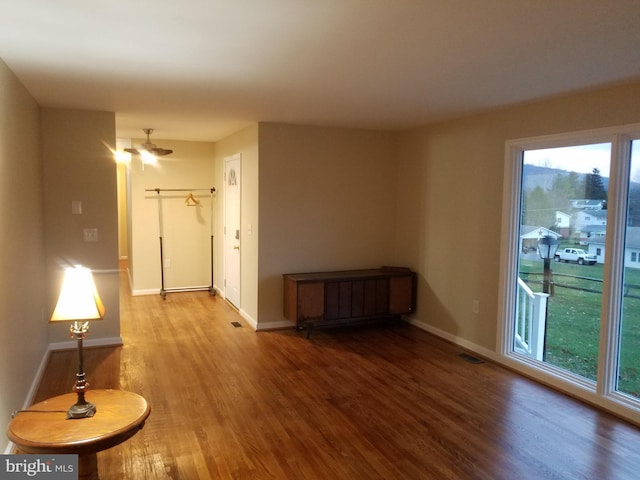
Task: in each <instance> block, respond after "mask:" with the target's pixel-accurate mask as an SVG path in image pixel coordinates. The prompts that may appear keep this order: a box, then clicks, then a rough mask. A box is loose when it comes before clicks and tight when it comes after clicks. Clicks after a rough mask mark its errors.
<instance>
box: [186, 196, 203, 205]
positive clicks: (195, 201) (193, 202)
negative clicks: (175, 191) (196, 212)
mask: <svg viewBox="0 0 640 480" xmlns="http://www.w3.org/2000/svg"><path fill="white" fill-rule="evenodd" d="M184 204H185V205H186V206H187V207H195V206H196V205H200V201H199V200H198V199H197V198H196V197H194V196H193V193H190V194H189V195H187V198H186V199H185V201H184Z"/></svg>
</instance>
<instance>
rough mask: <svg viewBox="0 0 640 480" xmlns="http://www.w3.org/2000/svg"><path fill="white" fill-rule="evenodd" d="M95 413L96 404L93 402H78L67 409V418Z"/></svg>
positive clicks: (86, 416)
mask: <svg viewBox="0 0 640 480" xmlns="http://www.w3.org/2000/svg"><path fill="white" fill-rule="evenodd" d="M95 413H96V406H95V405H94V404H93V403H90V402H85V403H84V404H79V403H76V404H75V405H71V406H70V407H69V410H67V418H88V417H93V416H94V415H95Z"/></svg>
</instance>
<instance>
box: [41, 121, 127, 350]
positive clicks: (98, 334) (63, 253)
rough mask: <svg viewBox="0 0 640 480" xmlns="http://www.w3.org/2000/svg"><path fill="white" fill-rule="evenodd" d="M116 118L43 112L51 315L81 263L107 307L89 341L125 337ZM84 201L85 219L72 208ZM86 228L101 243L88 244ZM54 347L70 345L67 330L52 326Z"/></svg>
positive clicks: (63, 327)
mask: <svg viewBox="0 0 640 480" xmlns="http://www.w3.org/2000/svg"><path fill="white" fill-rule="evenodd" d="M114 148H115V115H114V114H113V113H112V112H94V111H82V110H61V109H51V108H45V109H43V110H42V158H43V174H44V187H45V188H44V214H45V235H46V254H47V266H48V270H49V282H50V289H49V292H48V293H49V299H48V300H49V303H48V307H49V308H48V313H47V314H50V312H51V311H53V307H54V305H55V301H56V300H57V295H58V293H59V291H60V290H59V289H60V285H61V283H62V273H63V269H64V268H65V267H66V266H69V265H76V264H80V265H83V266H85V267H88V268H90V269H92V270H93V271H94V278H95V281H96V286H97V288H98V291H99V292H100V296H101V297H102V300H103V302H104V304H105V308H106V311H107V313H106V316H105V319H104V320H103V321H100V322H92V324H91V327H90V331H89V334H88V337H87V338H88V340H95V339H97V338H105V339H106V338H113V339H114V341H115V340H116V339H119V337H120V301H119V292H118V280H119V279H118V217H117V192H116V163H115V160H114V158H113V154H112V151H113V150H114ZM74 200H79V201H81V202H82V214H81V215H74V214H72V211H71V204H72V202H73V201H74ZM85 228H97V229H98V241H97V242H85V241H84V238H83V231H84V229H85ZM49 340H50V341H51V342H67V341H68V340H69V332H68V327H65V326H64V325H59V324H52V325H49Z"/></svg>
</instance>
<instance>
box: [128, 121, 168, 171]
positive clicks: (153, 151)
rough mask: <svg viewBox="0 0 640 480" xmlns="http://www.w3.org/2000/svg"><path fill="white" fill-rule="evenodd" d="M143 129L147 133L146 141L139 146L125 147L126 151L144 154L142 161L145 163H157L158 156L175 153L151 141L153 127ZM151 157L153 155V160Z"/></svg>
mask: <svg viewBox="0 0 640 480" xmlns="http://www.w3.org/2000/svg"><path fill="white" fill-rule="evenodd" d="M142 131H143V132H144V133H145V134H146V135H147V140H146V142H144V143H143V144H142V145H140V146H139V147H138V148H125V149H124V151H125V152H129V153H132V154H134V155H141V156H143V158H142V161H143V162H144V163H156V162H157V161H158V158H157V157H164V156H165V155H169V154H171V153H173V150H169V149H166V148H160V147H157V146H156V144H155V143H151V140H150V139H149V135H151V133H153V128H143V129H142ZM145 157H146V158H145ZM151 157H153V160H152V158H151Z"/></svg>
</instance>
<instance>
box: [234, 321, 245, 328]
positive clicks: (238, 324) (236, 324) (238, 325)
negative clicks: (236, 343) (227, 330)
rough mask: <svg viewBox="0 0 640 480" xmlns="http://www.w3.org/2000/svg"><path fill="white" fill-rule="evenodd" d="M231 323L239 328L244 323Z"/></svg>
mask: <svg viewBox="0 0 640 480" xmlns="http://www.w3.org/2000/svg"><path fill="white" fill-rule="evenodd" d="M231 325H233V326H234V327H236V328H238V327H241V326H242V324H241V323H240V322H231Z"/></svg>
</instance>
